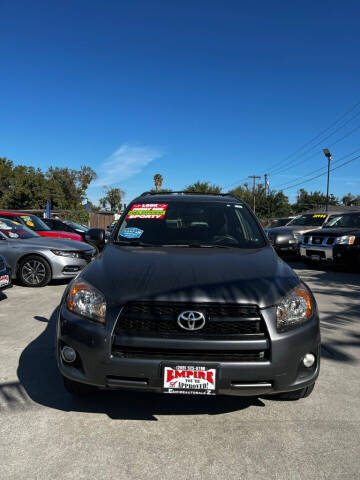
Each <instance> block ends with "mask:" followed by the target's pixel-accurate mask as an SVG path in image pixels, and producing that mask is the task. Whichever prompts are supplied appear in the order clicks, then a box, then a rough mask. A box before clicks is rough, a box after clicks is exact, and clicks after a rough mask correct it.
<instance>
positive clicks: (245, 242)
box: [115, 201, 266, 248]
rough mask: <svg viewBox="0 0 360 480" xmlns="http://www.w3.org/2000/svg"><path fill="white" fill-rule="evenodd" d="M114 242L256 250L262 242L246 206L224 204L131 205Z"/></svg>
mask: <svg viewBox="0 0 360 480" xmlns="http://www.w3.org/2000/svg"><path fill="white" fill-rule="evenodd" d="M115 241H117V242H121V243H130V242H132V243H136V242H139V243H144V244H150V245H190V246H230V247H239V248H260V247H264V246H265V245H266V241H265V240H264V237H263V235H262V232H261V230H260V228H259V226H258V225H257V223H256V221H255V220H254V218H253V217H252V215H251V214H250V212H249V210H248V209H247V208H246V206H243V205H240V204H233V203H225V202H203V203H200V202H195V201H194V202H190V201H186V202H176V201H171V202H168V203H166V204H156V203H152V204H151V203H146V204H134V205H132V206H131V208H130V209H129V211H128V214H127V216H126V218H125V220H124V221H123V222H122V223H121V225H120V228H119V230H118V232H117V235H116V239H115Z"/></svg>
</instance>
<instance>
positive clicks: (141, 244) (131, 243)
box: [112, 240, 156, 247]
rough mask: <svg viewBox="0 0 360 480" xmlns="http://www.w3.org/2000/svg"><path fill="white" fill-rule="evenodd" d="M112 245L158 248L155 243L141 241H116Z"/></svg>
mask: <svg viewBox="0 0 360 480" xmlns="http://www.w3.org/2000/svg"><path fill="white" fill-rule="evenodd" d="M112 243H114V244H115V245H124V246H130V247H156V245H154V244H153V243H145V242H141V241H140V240H114V241H113V242H112Z"/></svg>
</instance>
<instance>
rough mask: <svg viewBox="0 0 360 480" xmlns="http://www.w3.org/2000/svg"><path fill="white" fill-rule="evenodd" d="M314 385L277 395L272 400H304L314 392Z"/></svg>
mask: <svg viewBox="0 0 360 480" xmlns="http://www.w3.org/2000/svg"><path fill="white" fill-rule="evenodd" d="M314 386H315V383H312V384H311V385H308V386H307V387H304V388H300V390H294V391H292V392H284V393H278V394H277V395H274V398H279V399H281V400H299V399H300V398H306V397H308V396H310V395H311V393H312V391H313V390H314Z"/></svg>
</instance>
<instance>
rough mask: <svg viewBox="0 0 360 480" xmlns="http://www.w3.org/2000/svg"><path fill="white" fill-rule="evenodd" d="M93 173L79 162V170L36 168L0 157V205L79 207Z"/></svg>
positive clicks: (36, 207)
mask: <svg viewBox="0 0 360 480" xmlns="http://www.w3.org/2000/svg"><path fill="white" fill-rule="evenodd" d="M95 178H96V173H95V172H94V171H93V170H92V169H91V168H90V167H86V166H83V167H81V169H80V170H73V169H68V168H58V167H57V168H53V167H50V168H49V169H48V171H47V172H46V173H45V174H44V173H43V172H42V171H41V170H40V169H35V168H34V167H27V166H24V165H16V166H14V164H13V162H12V161H11V160H8V159H6V158H0V206H1V208H11V209H18V210H21V209H31V208H34V209H38V208H39V209H40V208H45V205H46V202H47V201H50V203H51V206H52V208H59V209H63V210H81V209H82V208H83V205H82V204H83V201H84V199H85V198H86V190H87V188H88V186H89V184H90V183H91V182H92V181H93V180H94V179H95Z"/></svg>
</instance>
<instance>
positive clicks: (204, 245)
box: [159, 243, 235, 248]
mask: <svg viewBox="0 0 360 480" xmlns="http://www.w3.org/2000/svg"><path fill="white" fill-rule="evenodd" d="M159 246H160V247H187V248H233V247H230V246H228V245H216V244H212V243H179V244H175V243H166V244H161V245H159ZM234 247H235V245H234Z"/></svg>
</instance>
